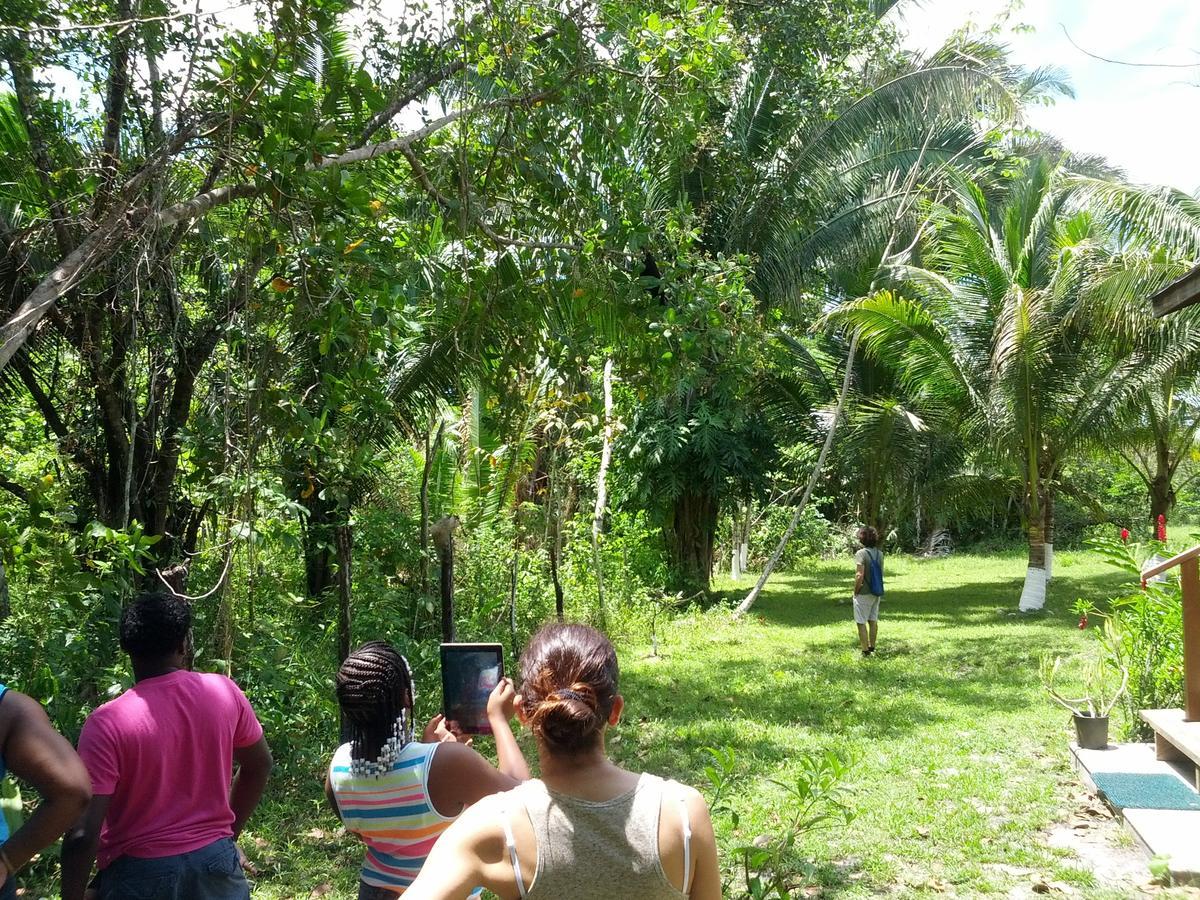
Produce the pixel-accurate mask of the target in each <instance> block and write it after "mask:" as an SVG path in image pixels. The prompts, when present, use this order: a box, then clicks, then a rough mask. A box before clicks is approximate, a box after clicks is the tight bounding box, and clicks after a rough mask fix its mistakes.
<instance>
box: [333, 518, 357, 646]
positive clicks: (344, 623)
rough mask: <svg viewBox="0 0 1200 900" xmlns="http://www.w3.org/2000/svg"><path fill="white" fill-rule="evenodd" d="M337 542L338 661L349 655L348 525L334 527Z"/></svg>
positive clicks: (351, 545)
mask: <svg viewBox="0 0 1200 900" xmlns="http://www.w3.org/2000/svg"><path fill="white" fill-rule="evenodd" d="M334 535H335V541H336V543H337V562H338V573H337V582H338V631H337V638H338V663H339V665H340V664H341V663H342V662H343V661H344V660H345V659H346V657H347V656H349V655H350V593H351V588H352V586H353V572H352V570H351V563H352V561H353V553H354V534H353V532H352V531H351V528H350V525H348V524H342V525H338V526H337V528H335V529H334Z"/></svg>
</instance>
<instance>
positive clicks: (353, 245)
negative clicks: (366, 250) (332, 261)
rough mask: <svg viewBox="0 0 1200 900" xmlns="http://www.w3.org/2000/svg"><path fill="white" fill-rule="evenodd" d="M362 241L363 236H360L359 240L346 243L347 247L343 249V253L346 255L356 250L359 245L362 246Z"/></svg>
mask: <svg viewBox="0 0 1200 900" xmlns="http://www.w3.org/2000/svg"><path fill="white" fill-rule="evenodd" d="M362 242H363V238H359V239H358V240H357V241H351V242H350V243H349V244H347V245H346V249H345V250H343V251H342V255H343V256H345V255H346V254H347V253H353V252H354V251H355V250H357V249H358V248H359V247H361V246H362Z"/></svg>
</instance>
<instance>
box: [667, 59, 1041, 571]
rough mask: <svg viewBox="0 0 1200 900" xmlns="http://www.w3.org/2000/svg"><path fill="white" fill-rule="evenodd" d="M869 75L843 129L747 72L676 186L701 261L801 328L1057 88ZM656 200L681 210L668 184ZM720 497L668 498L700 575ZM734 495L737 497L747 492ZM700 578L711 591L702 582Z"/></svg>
mask: <svg viewBox="0 0 1200 900" xmlns="http://www.w3.org/2000/svg"><path fill="white" fill-rule="evenodd" d="M862 75H863V85H864V86H863V91H862V93H861V95H860V96H858V97H857V98H856V99H854V100H853V102H850V103H848V104H847V105H846V106H845V107H844V108H843V109H841V110H839V112H838V114H837V115H832V116H831V115H828V114H822V115H820V116H812V115H805V113H804V112H803V111H798V110H797V109H796V108H795V107H794V106H792V105H790V104H789V103H788V102H787V100H788V97H787V91H788V85H787V83H786V80H785V79H784V76H782V75H781V74H780V73H779V71H778V70H777V69H776V68H775V66H774V65H773V62H772V60H770V59H769V58H765V57H764V58H755V59H752V60H751V62H750V64H749V65H748V66H747V68H746V71H745V72H744V73H743V77H742V79H741V81H740V83H739V85H738V89H737V91H736V92H735V94H734V96H733V97H732V98H731V100H730V102H729V104H728V106H727V108H726V109H724V110H723V111H721V118H720V119H719V120H718V121H717V122H715V123H714V128H713V129H711V132H710V133H716V134H719V135H720V138H719V140H718V141H716V142H714V143H713V144H712V145H710V146H705V147H702V148H698V152H697V153H696V155H695V157H694V164H693V165H692V167H691V168H690V169H688V170H686V171H681V172H680V171H674V172H670V173H668V175H667V179H668V180H670V181H674V182H676V183H678V184H680V185H682V188H683V191H684V193H685V195H686V199H687V200H688V202H689V204H690V206H691V207H692V208H693V209H695V210H697V211H699V212H700V214H701V223H700V237H699V240H700V244H701V247H702V249H703V250H705V251H706V252H708V253H709V254H711V255H712V256H715V257H725V258H734V259H736V258H743V259H749V260H751V261H752V262H751V272H750V278H749V282H748V286H749V288H750V290H751V292H752V293H753V295H754V296H755V298H756V299H757V300H758V303H759V305H760V307H761V308H762V309H764V310H767V309H774V310H781V311H783V312H784V313H785V315H786V316H787V318H789V319H792V320H794V321H801V322H802V321H803V320H805V319H807V318H808V317H810V316H811V314H812V305H813V298H814V296H819V295H820V294H821V293H825V292H827V291H828V288H827V287H826V285H827V284H828V280H827V277H826V273H827V272H828V271H829V270H830V269H832V268H835V267H850V268H852V269H854V270H855V272H856V274H857V275H858V276H859V279H860V280H861V281H863V282H864V283H865V284H868V285H870V284H872V283H873V282H874V281H875V280H876V276H877V274H878V272H879V270H880V268H881V267H886V265H888V264H890V263H891V262H892V261H894V257H903V256H904V248H905V247H906V245H907V244H909V243H911V241H912V238H913V236H914V235H915V234H916V233H917V231H918V226H917V219H918V215H917V214H918V212H919V205H918V203H917V201H918V199H919V198H921V197H927V196H929V191H930V190H931V189H932V188H933V187H934V186H936V185H939V184H943V183H946V182H947V181H948V180H949V176H950V174H951V173H956V174H957V176H958V177H963V174H964V173H970V172H972V171H975V170H977V169H980V168H983V167H985V166H987V165H989V164H990V163H989V161H988V160H987V159H986V158H985V154H984V153H983V147H984V143H985V139H986V136H985V129H984V127H983V125H982V124H981V122H980V121H979V119H978V112H979V110H980V109H984V110H986V111H987V114H988V115H989V116H991V117H992V118H993V119H994V120H1004V119H1007V118H1008V117H1010V116H1012V115H1013V114H1014V112H1015V110H1016V108H1017V105H1018V101H1019V96H1020V95H1021V93H1022V92H1023V91H1033V92H1036V91H1038V90H1042V89H1047V88H1048V87H1049V86H1051V85H1057V84H1058V82H1057V81H1056V80H1055V78H1054V77H1053V75H1052V73H1042V74H1039V75H1038V76H1037V77H1036V78H1035V79H1033V80H1029V79H1028V78H1027V77H1026V76H1025V75H1024V73H1019V72H1018V71H1017V70H1015V69H1012V68H1010V67H1008V66H1007V65H1006V64H1005V62H1004V60H1003V56H1002V54H999V53H998V52H997V51H996V50H995V48H991V47H985V46H983V45H979V46H976V45H969V46H968V45H957V46H954V47H949V48H947V49H945V50H943V51H941V52H939V53H937V54H934V55H933V56H931V57H929V58H927V59H916V60H909V61H907V62H906V63H905V64H904V65H902V66H898V67H889V68H886V69H884V70H880V71H870V72H864V73H862ZM647 170H649V171H659V168H658V167H654V166H648V167H647ZM647 193H648V194H657V195H659V196H661V197H662V198H663V202H664V203H666V202H677V198H675V197H674V195H673V194H672V193H671V192H670V191H669V190H664V189H663V187H662V185H661V184H658V185H655V189H654V190H653V191H650V190H648V191H647ZM656 270H657V267H656ZM848 296H857V294H850V295H848ZM806 307H807V308H806ZM707 399H708V398H706V397H703V396H696V397H693V398H691V399H690V402H692V403H698V404H704V403H706V402H707ZM654 402H657V401H654V400H652V401H651V403H654ZM728 418H729V420H730V421H733V420H734V418H735V417H733V416H730V417H728ZM672 458H674V459H686V458H688V456H687V454H686V453H681V454H677V455H675V456H674V457H672ZM655 480H656V482H658V483H661V484H664V485H668V486H669V485H672V484H677V483H679V484H682V483H683V482H684V479H680V478H669V477H662V478H656V479H655ZM725 483H726V482H725V480H723V479H721V478H714V479H710V480H709V482H708V484H705V485H696V484H694V483H690V484H691V488H692V489H691V490H689V491H681V492H680V493H679V494H678V495H677V496H670V497H667V498H666V499H667V502H669V503H672V504H673V505H674V506H675V508H674V510H673V515H672V516H671V522H672V536H671V537H672V541H671V543H672V545H673V546H674V547H675V548H676V555H677V557H678V558H679V559H680V560H684V559H689V560H702V561H706V562H705V565H704V566H702V567H701V568H706V567H707V566H708V564H709V563H710V562H711V552H709V550H708V548H711V546H712V542H713V541H712V537H713V531H714V530H715V527H716V522H717V518H718V515H717V514H718V510H719V508H720V505H721V502H722V496H721V491H720V490H719V488H718V486H719V485H722V484H725ZM697 490H700V491H701V495H700V496H697ZM729 491H732V492H733V493H737V494H742V493H744V486H742V487H739V486H737V485H730V486H729ZM729 491H727V493H728V492H729ZM697 517H701V518H702V519H703V521H699V520H698V519H697ZM693 575H695V576H698V580H700V581H701V582H703V583H704V584H705V585H706V584H707V574H706V573H705V572H703V571H700V572H694V573H693Z"/></svg>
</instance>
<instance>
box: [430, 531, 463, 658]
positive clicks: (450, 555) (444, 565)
mask: <svg viewBox="0 0 1200 900" xmlns="http://www.w3.org/2000/svg"><path fill="white" fill-rule="evenodd" d="M457 527H458V516H443V517H442V518H441V519H439V520H438V522H437V524H436V525H434V526H433V528H432V529H431V532H430V533H431V534H432V536H433V545H434V546H435V547H436V548H437V552H438V559H439V561H440V563H441V575H440V579H439V587H440V589H441V596H442V641H443V642H445V643H452V642H453V641H454V640H455V635H456V634H457V631H456V629H455V625H454V530H455V529H456V528H457Z"/></svg>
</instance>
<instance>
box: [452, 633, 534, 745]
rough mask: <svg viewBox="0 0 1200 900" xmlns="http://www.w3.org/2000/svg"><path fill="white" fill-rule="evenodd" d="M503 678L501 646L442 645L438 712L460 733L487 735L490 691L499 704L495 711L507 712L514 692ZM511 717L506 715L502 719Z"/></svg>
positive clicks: (490, 705) (491, 699) (490, 702)
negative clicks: (440, 696) (503, 682)
mask: <svg viewBox="0 0 1200 900" xmlns="http://www.w3.org/2000/svg"><path fill="white" fill-rule="evenodd" d="M502 679H504V648H503V647H501V646H500V645H499V644H442V714H443V715H444V716H445V719H446V721H447V722H452V723H454V724H455V725H457V727H458V730H459V731H460V732H462V733H463V734H491V733H492V726H491V723H490V722H489V720H488V712H489V708H490V707H492V706H493V702H492V701H493V692H495V693H496V694H497V695H498V696H497V698H496V699H495V703H497V704H501V706H500V707H499V708H497V709H496V710H495V711H497V712H500V711H503V710H505V709H507V711H508V712H509V713H511V711H512V708H513V706H514V703H515V698H516V691H515V690H514V689H513V687H512V682H507V685H508V686H507V688H506V689H504V690H501V691H497V690H496V689H497V688H498V687H499V686H500V684H501V680H502ZM508 717H511V715H510V716H506V718H508Z"/></svg>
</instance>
